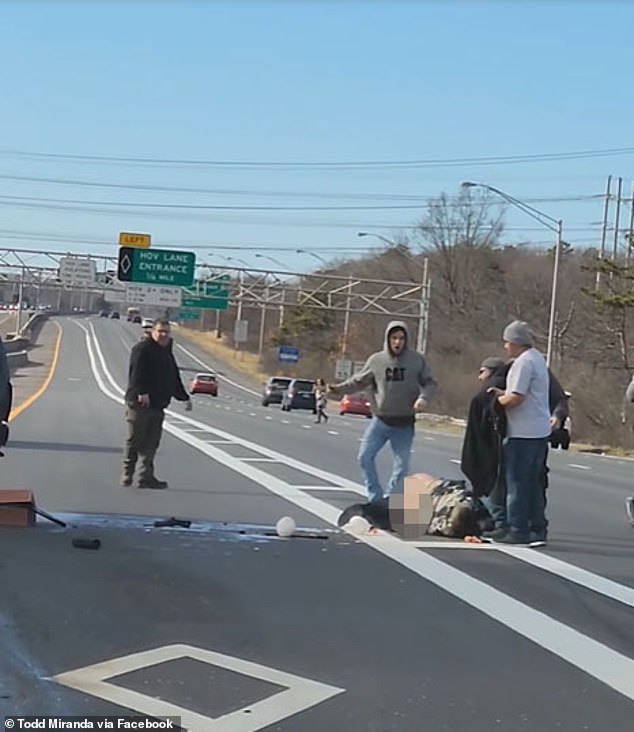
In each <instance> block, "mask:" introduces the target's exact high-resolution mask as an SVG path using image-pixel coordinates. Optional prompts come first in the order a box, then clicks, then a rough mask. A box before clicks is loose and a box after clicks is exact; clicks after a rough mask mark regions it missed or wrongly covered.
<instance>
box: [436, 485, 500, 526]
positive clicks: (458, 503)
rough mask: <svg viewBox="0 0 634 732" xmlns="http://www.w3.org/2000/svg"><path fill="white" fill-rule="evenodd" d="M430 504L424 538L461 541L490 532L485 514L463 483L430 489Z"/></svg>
mask: <svg viewBox="0 0 634 732" xmlns="http://www.w3.org/2000/svg"><path fill="white" fill-rule="evenodd" d="M431 501H432V509H433V513H432V517H431V521H430V522H429V526H428V527H427V533H428V534H432V535H435V536H449V537H454V538H458V539H463V538H464V537H465V536H480V534H482V532H483V531H485V530H487V529H488V528H489V527H491V528H492V521H491V517H490V516H489V512H488V511H487V510H486V508H485V506H484V504H483V503H482V501H481V500H480V499H479V498H478V497H477V496H476V495H475V494H474V493H473V492H472V491H470V490H469V489H468V488H467V485H466V482H465V481H464V480H447V479H445V480H442V481H441V482H440V483H439V484H438V485H437V486H435V487H434V488H433V489H432V491H431Z"/></svg>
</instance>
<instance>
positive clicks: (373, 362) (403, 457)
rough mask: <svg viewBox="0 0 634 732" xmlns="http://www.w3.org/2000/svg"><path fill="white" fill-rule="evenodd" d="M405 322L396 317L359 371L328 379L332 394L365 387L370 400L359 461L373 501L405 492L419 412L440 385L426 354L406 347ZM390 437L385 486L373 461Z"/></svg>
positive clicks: (329, 389)
mask: <svg viewBox="0 0 634 732" xmlns="http://www.w3.org/2000/svg"><path fill="white" fill-rule="evenodd" d="M408 341H409V334H408V330H407V325H406V324H405V323H403V322H401V321H398V320H396V321H392V322H391V323H389V324H388V326H387V328H386V329H385V343H384V347H383V350H382V351H378V352H377V353H373V354H372V355H371V356H370V358H368V360H367V361H366V363H365V365H364V367H363V368H362V369H361V371H359V372H358V373H356V374H354V375H353V376H352V377H350V378H349V379H347V380H346V381H342V382H341V383H339V384H335V385H332V384H328V393H329V394H332V395H333V396H339V397H340V396H342V395H343V394H346V393H351V392H352V393H354V392H355V391H367V392H369V394H370V401H371V403H372V414H373V417H372V421H371V422H370V424H369V425H368V428H367V429H366V431H365V434H364V436H363V440H362V441H361V448H360V450H359V456H358V459H359V464H360V466H361V470H362V472H363V480H364V483H365V487H366V490H367V492H368V500H369V501H379V500H381V499H382V498H384V497H385V496H386V495H390V494H391V493H400V494H402V493H403V489H404V480H405V476H406V475H407V473H408V471H409V461H410V455H411V451H412V442H413V440H414V423H415V421H416V412H421V411H422V410H423V409H424V407H425V404H426V403H427V402H428V401H429V400H430V399H432V398H433V396H434V394H435V391H436V388H437V385H436V381H435V380H434V377H433V376H432V373H431V370H430V368H429V365H428V364H427V361H426V360H425V358H424V357H423V356H422V354H420V353H417V352H416V351H414V350H413V349H410V348H409V346H408ZM386 442H389V443H390V446H391V448H392V452H393V453H394V467H393V470H392V475H391V476H390V479H389V482H388V485H387V489H386V490H385V491H384V490H383V488H382V487H381V484H380V483H379V478H378V475H377V472H376V465H375V460H376V456H377V454H378V453H379V451H380V450H381V449H382V448H383V446H384V445H385V443H386Z"/></svg>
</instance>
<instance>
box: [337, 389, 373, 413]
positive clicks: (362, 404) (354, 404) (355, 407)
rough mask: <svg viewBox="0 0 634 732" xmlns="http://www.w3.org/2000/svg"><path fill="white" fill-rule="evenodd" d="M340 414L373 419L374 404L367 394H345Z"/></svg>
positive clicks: (340, 405) (340, 403)
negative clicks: (358, 415) (357, 415)
mask: <svg viewBox="0 0 634 732" xmlns="http://www.w3.org/2000/svg"><path fill="white" fill-rule="evenodd" d="M339 414H341V415H342V416H343V415H344V414H361V415H362V416H364V417H368V418H370V417H372V404H371V402H370V400H369V399H368V397H367V394H364V393H363V392H360V393H359V394H344V395H343V398H342V399H341V401H340V402H339Z"/></svg>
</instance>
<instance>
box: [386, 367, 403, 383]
mask: <svg viewBox="0 0 634 732" xmlns="http://www.w3.org/2000/svg"><path fill="white" fill-rule="evenodd" d="M385 380H386V381H405V367H404V366H394V367H393V368H390V367H388V368H386V369H385Z"/></svg>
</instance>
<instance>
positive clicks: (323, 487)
mask: <svg viewBox="0 0 634 732" xmlns="http://www.w3.org/2000/svg"><path fill="white" fill-rule="evenodd" d="M293 487H294V488H297V490H299V491H332V492H333V493H336V492H337V491H338V492H339V493H341V492H342V491H343V492H344V493H348V492H349V491H350V489H349V488H342V487H341V486H340V485H295V486H293Z"/></svg>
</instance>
